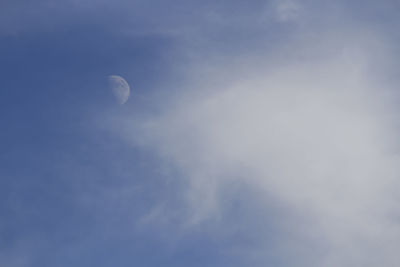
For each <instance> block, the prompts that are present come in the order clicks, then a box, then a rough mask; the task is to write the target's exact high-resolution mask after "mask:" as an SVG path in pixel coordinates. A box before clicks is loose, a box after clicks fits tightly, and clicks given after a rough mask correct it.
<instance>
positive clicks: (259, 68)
mask: <svg viewBox="0 0 400 267" xmlns="http://www.w3.org/2000/svg"><path fill="white" fill-rule="evenodd" d="M285 3H286V2H285ZM298 9H300V7H297V6H296V7H295V6H294V4H293V3H292V2H290V3H289V4H288V3H287V4H285V5H283V6H278V12H279V14H280V15H279V16H280V18H281V19H282V20H284V21H287V20H289V19H290V20H292V19H295V14H296V12H297V10H298ZM296 16H297V15H296ZM331 26H332V27H331V28H330V29H329V31H325V32H324V33H321V31H318V30H316V31H314V32H312V31H307V30H304V29H300V31H303V32H302V33H303V34H301V32H300V33H299V32H298V33H296V36H299V37H298V38H297V39H296V41H294V42H293V43H291V44H290V45H286V46H284V47H281V48H279V49H277V51H278V52H279V53H278V54H277V55H274V56H272V55H268V54H267V53H266V54H262V55H260V54H259V55H258V58H256V57H255V55H254V54H252V53H247V54H242V55H240V56H237V57H236V60H235V61H229V60H227V61H224V62H228V61H229V62H228V63H224V62H222V63H221V62H219V63H216V65H214V66H212V69H211V70H210V69H209V68H208V67H205V65H207V64H204V62H205V61H207V60H210V61H211V62H212V60H213V59H212V58H206V59H203V60H201V62H202V63H201V64H200V67H199V66H196V63H194V64H193V66H190V68H189V71H187V72H186V74H188V73H189V74H188V75H189V76H190V77H196V76H197V77H203V78H204V79H198V78H193V79H188V80H189V81H188V82H187V83H186V84H185V85H184V86H182V87H181V89H180V90H177V92H175V93H174V94H172V95H171V96H169V97H167V98H163V99H162V100H160V101H159V102H158V103H157V104H159V105H160V107H161V109H162V112H160V113H159V114H157V115H154V114H153V115H149V116H147V117H146V119H142V120H140V121H138V120H137V118H136V119H135V120H134V121H132V120H131V119H127V120H126V121H124V122H123V125H124V127H126V128H125V130H124V131H123V133H121V134H122V135H123V136H124V138H127V139H128V140H129V142H131V143H132V144H134V145H135V146H137V145H141V146H143V147H144V148H146V149H151V150H153V151H155V152H156V153H157V154H158V155H160V156H161V159H163V160H164V161H165V162H168V163H169V164H171V165H172V166H174V167H175V168H177V170H178V172H179V173H180V174H181V175H180V176H181V177H180V178H179V179H181V180H182V181H184V183H187V184H188V186H187V187H186V190H184V191H182V192H181V194H183V195H184V196H185V201H186V205H187V209H188V212H187V213H186V215H185V217H184V218H182V219H183V220H184V221H186V223H187V224H189V225H192V226H194V225H199V224H200V225H201V224H202V223H203V222H205V221H208V220H210V219H211V220H215V219H216V222H215V224H216V227H217V228H218V229H223V228H224V227H229V225H230V224H233V222H231V221H230V220H229V219H228V217H229V216H227V209H228V208H227V207H228V206H229V205H230V204H229V203H231V202H232V201H237V199H236V200H235V196H232V195H230V197H227V195H229V193H228V192H229V190H232V185H234V184H237V183H239V184H243V185H245V186H246V187H249V188H253V189H254V190H253V191H251V192H252V193H254V192H258V193H257V194H259V195H258V196H257V199H259V204H260V205H261V206H265V213H266V214H267V213H268V212H269V211H270V206H269V201H271V199H273V200H274V203H281V205H283V206H284V207H285V208H284V209H282V211H281V214H283V215H282V220H283V224H284V225H285V227H283V229H281V231H282V232H281V233H275V234H276V235H278V236H281V237H282V238H281V239H280V240H279V241H274V245H275V246H276V247H279V253H280V254H279V255H280V256H279V257H280V258H281V259H283V258H286V261H287V262H288V264H289V266H292V265H293V264H296V266H329V267H330V266H332V267H333V266H377V265H383V266H394V264H395V263H396V262H398V260H399V258H398V256H397V253H396V249H395V248H396V246H397V245H398V244H399V242H400V241H399V240H400V239H399V234H400V232H399V227H398V219H397V215H396V214H397V211H396V204H395V203H396V202H397V197H396V194H397V190H396V188H397V186H398V181H397V180H398V177H399V175H400V170H399V167H398V164H399V157H398V153H397V152H395V150H394V149H393V148H394V147H398V141H397V140H396V138H395V136H396V133H397V132H396V128H395V124H394V120H393V118H394V116H393V114H392V113H391V112H392V110H393V109H392V107H390V106H388V103H389V101H388V99H387V98H386V97H387V94H388V92H389V93H390V90H391V88H390V87H389V85H388V84H386V83H384V82H382V79H381V77H382V76H381V75H383V73H380V72H379V71H376V70H377V69H379V68H384V66H383V64H384V62H383V61H382V60H381V59H379V60H377V59H378V58H385V56H386V55H385V53H389V50H388V49H387V47H386V45H385V40H384V39H383V37H382V36H380V35H379V34H377V33H374V32H373V31H360V30H359V29H357V30H354V29H351V27H350V28H347V29H344V28H341V27H339V28H335V27H334V25H331ZM357 27H358V26H357ZM317 28H318V27H315V28H314V29H317ZM310 33H313V34H314V35H313V34H310ZM377 64H378V66H377ZM132 125H134V126H132ZM248 197H254V196H250V195H248ZM227 203H228V204H227ZM168 213H169V210H168V208H165V209H163V211H162V212H160V211H158V212H157V214H159V215H158V216H161V217H163V216H164V217H165V216H168ZM235 216H237V217H240V216H241V215H240V214H239V213H237V214H235ZM253 216H254V218H258V219H260V220H265V222H266V223H268V219H266V218H265V215H259V216H257V215H256V214H253ZM150 217H151V218H152V219H153V220H157V219H156V217H157V215H155V213H151V216H150ZM244 224H245V223H244ZM243 227H245V226H243ZM263 232H264V229H263V227H261V226H258V227H254V228H251V229H248V234H249V235H254V233H263ZM289 233H290V234H289ZM256 239H258V244H259V246H257V247H252V249H249V251H248V252H249V253H250V254H251V255H253V257H256V258H258V259H259V260H260V259H262V258H263V257H266V258H267V257H268V256H267V255H268V253H267V249H266V248H267V247H268V246H271V240H270V239H268V238H266V237H265V235H264V234H260V235H259V238H256ZM304 247H308V248H309V250H306V249H305V248H304ZM263 251H264V252H263ZM316 251H318V253H316ZM242 252H243V251H242ZM250 254H247V256H248V257H250V256H249V255H250ZM254 255H256V256H254ZM287 258H290V260H287Z"/></svg>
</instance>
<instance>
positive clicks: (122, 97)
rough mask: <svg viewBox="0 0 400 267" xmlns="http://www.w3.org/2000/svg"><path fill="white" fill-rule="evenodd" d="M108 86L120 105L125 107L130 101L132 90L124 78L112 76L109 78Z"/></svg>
mask: <svg viewBox="0 0 400 267" xmlns="http://www.w3.org/2000/svg"><path fill="white" fill-rule="evenodd" d="M108 86H109V87H110V89H111V90H112V92H113V94H114V97H115V100H116V101H117V102H118V104H120V105H123V104H125V103H126V101H128V98H129V95H130V88H129V84H128V83H127V82H126V81H125V79H124V78H122V77H121V76H118V75H110V76H108Z"/></svg>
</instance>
